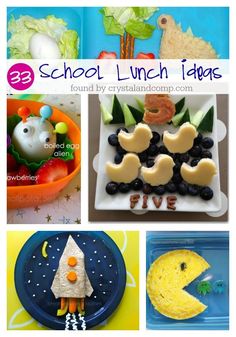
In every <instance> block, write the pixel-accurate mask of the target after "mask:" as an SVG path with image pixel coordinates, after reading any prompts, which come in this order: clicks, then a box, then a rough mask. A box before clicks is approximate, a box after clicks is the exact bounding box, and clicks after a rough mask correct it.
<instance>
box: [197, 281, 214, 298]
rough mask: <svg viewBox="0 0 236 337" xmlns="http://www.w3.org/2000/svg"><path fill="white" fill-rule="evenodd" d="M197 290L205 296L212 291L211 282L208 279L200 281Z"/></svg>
mask: <svg viewBox="0 0 236 337" xmlns="http://www.w3.org/2000/svg"><path fill="white" fill-rule="evenodd" d="M197 292H198V293H199V294H200V295H204V296H205V295H206V294H210V293H211V292H212V286H211V283H210V282H208V281H200V282H199V283H198V285H197Z"/></svg>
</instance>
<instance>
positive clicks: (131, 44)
mask: <svg viewBox="0 0 236 337" xmlns="http://www.w3.org/2000/svg"><path fill="white" fill-rule="evenodd" d="M130 58H131V59H133V58H134V37H133V36H131V39H130Z"/></svg>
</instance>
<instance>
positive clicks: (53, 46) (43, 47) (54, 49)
mask: <svg viewBox="0 0 236 337" xmlns="http://www.w3.org/2000/svg"><path fill="white" fill-rule="evenodd" d="M29 51H30V54H31V56H32V58H33V59H60V58H61V53H60V50H59V48H58V45H57V43H56V41H55V39H53V38H52V37H50V36H48V35H46V34H43V33H35V34H34V35H33V36H32V37H31V39H30V42H29Z"/></svg>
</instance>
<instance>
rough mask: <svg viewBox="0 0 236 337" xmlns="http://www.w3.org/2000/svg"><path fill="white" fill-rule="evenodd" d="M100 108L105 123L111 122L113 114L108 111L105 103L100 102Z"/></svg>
mask: <svg viewBox="0 0 236 337" xmlns="http://www.w3.org/2000/svg"><path fill="white" fill-rule="evenodd" d="M100 110H101V113H102V120H103V123H104V124H110V122H111V121H112V119H113V116H112V114H111V113H110V112H109V111H108V109H107V107H106V106H105V105H104V104H102V103H101V104H100Z"/></svg>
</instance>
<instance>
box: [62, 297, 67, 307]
mask: <svg viewBox="0 0 236 337" xmlns="http://www.w3.org/2000/svg"><path fill="white" fill-rule="evenodd" d="M66 302H67V299H66V298H65V297H62V298H61V310H63V309H65V307H66Z"/></svg>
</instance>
